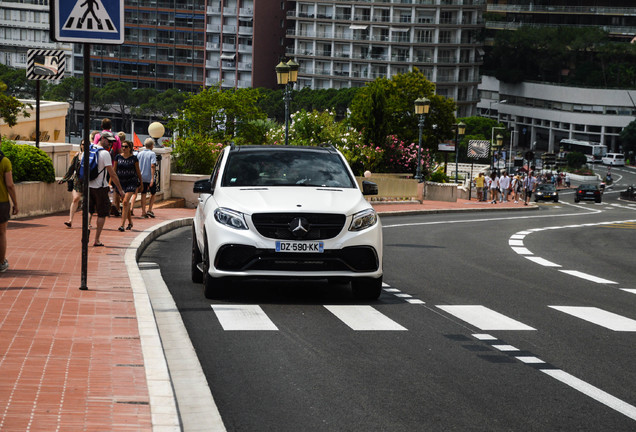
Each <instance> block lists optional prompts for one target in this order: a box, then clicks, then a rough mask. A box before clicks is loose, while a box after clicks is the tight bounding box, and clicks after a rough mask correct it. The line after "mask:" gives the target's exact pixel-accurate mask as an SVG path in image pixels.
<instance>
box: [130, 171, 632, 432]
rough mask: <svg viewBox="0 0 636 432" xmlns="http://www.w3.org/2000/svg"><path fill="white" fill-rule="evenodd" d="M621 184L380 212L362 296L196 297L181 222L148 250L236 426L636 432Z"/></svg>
mask: <svg viewBox="0 0 636 432" xmlns="http://www.w3.org/2000/svg"><path fill="white" fill-rule="evenodd" d="M626 175H627V176H629V175H631V174H630V173H629V172H628V173H626ZM626 180H627V181H628V180H629V179H626ZM616 196H617V194H613V195H612V194H611V193H608V194H606V195H605V197H604V202H603V203H602V204H595V203H593V202H585V203H580V204H578V205H574V204H573V196H572V195H569V194H568V193H562V196H561V202H560V203H558V204H553V203H546V204H540V207H541V208H540V210H539V211H534V212H509V213H500V212H498V213H480V214H477V213H474V214H462V215H458V214H443V215H423V216H402V217H383V218H382V220H383V224H384V226H385V228H384V236H385V237H384V239H385V263H384V264H385V267H384V270H385V278H384V279H385V282H386V284H387V287H386V289H385V291H384V292H383V294H382V296H381V297H380V299H379V300H378V301H374V302H367V303H360V302H355V301H354V300H353V298H352V296H351V293H350V291H349V288H348V287H347V286H345V285H329V284H327V283H326V282H310V283H308V282H301V281H292V282H257V281H252V282H248V283H243V284H238V285H237V286H235V287H234V290H233V291H232V292H231V293H230V294H229V296H228V298H226V299H224V300H223V301H211V300H206V299H205V298H204V296H203V289H202V286H201V285H199V284H193V283H192V282H190V279H189V267H190V263H189V259H190V252H189V251H190V241H191V236H190V230H189V228H184V229H179V230H176V231H173V232H171V233H169V234H166V235H164V236H162V237H160V238H159V239H158V240H157V241H155V242H154V243H153V244H152V245H151V246H150V247H149V248H148V249H147V250H146V252H145V253H144V255H143V257H142V259H141V261H150V262H156V263H158V264H159V266H160V268H161V272H162V275H163V277H164V280H165V282H166V284H167V285H168V287H169V289H170V291H171V292H172V294H173V297H174V299H175V302H176V304H177V306H178V308H179V310H180V312H181V315H182V318H183V321H184V323H185V325H186V327H187V329H188V332H189V335H190V338H191V340H192V342H193V344H194V346H195V349H196V352H197V355H198V357H199V360H200V362H201V364H202V367H203V370H204V373H205V376H206V378H207V380H208V383H209V386H210V388H211V390H212V393H213V395H214V398H215V400H216V403H217V405H218V408H219V411H220V413H221V416H222V418H223V421H224V423H225V426H226V428H227V429H228V430H230V431H269V430H272V431H298V430H303V431H335V430H337V431H359V430H369V431H376V430H377V431H380V430H386V431H415V430H417V431H427V430H435V431H437V430H444V431H449V430H458V431H484V430H488V431H510V430H514V431H520V430H523V431H534V430H536V431H545V430H566V431H571V430H577V431H598V430H612V431H633V430H636V366H635V365H634V358H635V355H636V265H635V264H634V260H633V245H634V244H635V242H636V205H633V204H630V203H624V202H618V201H616ZM233 312H240V313H241V315H242V316H243V317H248V318H252V321H251V322H250V323H249V326H252V327H249V328H252V329H248V330H245V329H234V330H232V328H236V327H233V326H237V325H238V326H241V325H248V324H246V323H245V322H243V321H240V322H237V320H234V319H232V317H231V316H232V313H233ZM361 316H362V317H364V319H363V320H360V319H356V318H360V317H361Z"/></svg>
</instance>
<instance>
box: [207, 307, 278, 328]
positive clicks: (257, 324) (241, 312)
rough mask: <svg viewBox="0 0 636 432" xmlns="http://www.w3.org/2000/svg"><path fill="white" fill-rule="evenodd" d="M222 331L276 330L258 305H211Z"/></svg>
mask: <svg viewBox="0 0 636 432" xmlns="http://www.w3.org/2000/svg"><path fill="white" fill-rule="evenodd" d="M212 309H213V310H214V313H215V314H216V317H217V319H218V320H219V322H220V323H221V326H222V327H223V330H278V327H276V325H274V323H273V322H272V321H271V320H270V319H269V317H268V316H267V315H266V314H265V312H263V309H261V307H260V306H258V305H212Z"/></svg>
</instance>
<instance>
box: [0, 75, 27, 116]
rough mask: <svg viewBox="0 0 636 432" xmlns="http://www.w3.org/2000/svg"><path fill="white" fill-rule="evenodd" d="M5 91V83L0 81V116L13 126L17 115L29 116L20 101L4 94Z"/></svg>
mask: <svg viewBox="0 0 636 432" xmlns="http://www.w3.org/2000/svg"><path fill="white" fill-rule="evenodd" d="M6 91H7V85H6V84H5V83H3V82H2V81H0V116H1V117H2V119H3V120H4V121H5V123H7V124H8V125H9V126H15V125H16V124H17V122H18V115H20V114H22V115H23V116H25V117H29V113H28V112H26V110H25V105H24V104H23V103H22V102H20V101H19V100H17V99H16V98H14V97H13V96H9V95H7V94H5V92H6Z"/></svg>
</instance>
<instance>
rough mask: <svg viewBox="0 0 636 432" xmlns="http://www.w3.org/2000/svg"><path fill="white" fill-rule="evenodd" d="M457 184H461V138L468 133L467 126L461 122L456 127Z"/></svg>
mask: <svg viewBox="0 0 636 432" xmlns="http://www.w3.org/2000/svg"><path fill="white" fill-rule="evenodd" d="M454 129H455V183H459V158H458V155H459V137H460V136H464V134H465V133H466V125H465V124H464V122H459V123H457V124H456V125H455V127H454Z"/></svg>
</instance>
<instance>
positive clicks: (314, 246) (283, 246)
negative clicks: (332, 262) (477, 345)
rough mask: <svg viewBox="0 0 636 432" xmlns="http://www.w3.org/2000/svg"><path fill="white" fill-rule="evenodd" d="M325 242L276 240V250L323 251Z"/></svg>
mask: <svg viewBox="0 0 636 432" xmlns="http://www.w3.org/2000/svg"><path fill="white" fill-rule="evenodd" d="M324 251H325V244H324V243H323V242H321V241H314V242H311V241H310V242H295V241H277V242H276V252H301V253H323V252H324Z"/></svg>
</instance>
